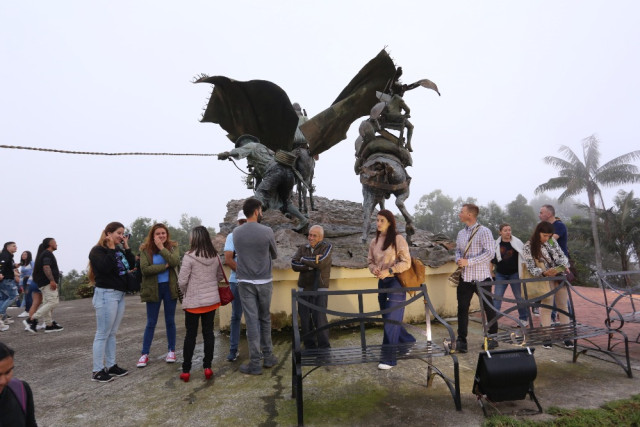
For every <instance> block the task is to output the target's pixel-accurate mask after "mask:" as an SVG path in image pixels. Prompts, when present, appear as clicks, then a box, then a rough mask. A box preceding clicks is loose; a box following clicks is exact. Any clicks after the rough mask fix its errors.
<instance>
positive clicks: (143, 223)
mask: <svg viewBox="0 0 640 427" xmlns="http://www.w3.org/2000/svg"><path fill="white" fill-rule="evenodd" d="M153 224H154V222H153V221H152V220H151V218H144V217H138V218H136V220H135V221H133V222H132V223H131V225H130V226H129V229H128V230H127V231H128V232H129V233H131V238H130V239H129V247H130V248H131V250H132V251H133V253H135V254H137V253H138V252H140V245H142V242H144V239H145V237H147V233H149V229H151V226H152V225H153Z"/></svg>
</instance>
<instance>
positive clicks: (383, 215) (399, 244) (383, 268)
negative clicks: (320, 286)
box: [367, 209, 416, 369]
mask: <svg viewBox="0 0 640 427" xmlns="http://www.w3.org/2000/svg"><path fill="white" fill-rule="evenodd" d="M376 224H377V227H378V230H377V231H376V237H375V239H373V240H372V241H371V244H370V245H369V255H368V257H367V259H368V261H369V271H371V273H372V274H373V275H374V276H376V277H377V278H378V279H379V280H378V289H395V288H402V285H401V284H400V282H399V281H398V278H397V277H396V273H401V272H403V271H405V270H407V269H409V268H410V267H411V255H410V254H409V245H408V244H407V241H406V240H405V238H404V237H402V236H401V235H400V234H398V233H397V232H396V219H395V217H394V216H393V213H391V211H388V210H386V209H383V210H381V211H380V212H378V217H377V219H376ZM405 299H406V295H405V294H404V293H380V294H378V302H379V303H380V310H384V309H386V308H390V307H394V306H396V305H399V304H401V303H403V302H404V301H405ZM403 316H404V308H402V309H399V310H394V311H392V312H391V313H385V314H383V315H382V317H383V318H385V319H391V320H396V321H399V322H402V318H403ZM415 341H416V339H415V338H414V337H413V335H411V334H410V333H409V332H407V330H406V329H405V328H404V327H402V326H400V325H394V324H393V323H385V324H384V338H383V340H382V345H383V346H384V345H397V344H402V343H413V342H415ZM386 353H387V354H385V352H383V355H382V359H383V360H381V361H380V364H379V365H378V369H391V368H393V367H394V366H395V365H396V364H397V361H396V351H394V349H391V350H389V351H387V352H386Z"/></svg>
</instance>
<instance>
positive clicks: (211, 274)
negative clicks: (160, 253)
mask: <svg viewBox="0 0 640 427" xmlns="http://www.w3.org/2000/svg"><path fill="white" fill-rule="evenodd" d="M189 240H190V244H191V249H190V250H189V251H188V252H187V253H186V254H185V256H184V258H183V259H182V267H181V269H180V275H179V276H178V286H179V287H180V290H181V291H182V294H183V295H184V297H183V300H182V309H183V310H184V311H185V316H184V323H185V327H186V329H187V332H186V335H185V337H184V350H183V357H184V361H183V362H182V373H181V374H180V379H181V380H182V381H184V382H188V381H189V378H190V376H191V374H190V371H191V359H192V358H193V351H194V349H195V347H196V336H197V334H198V321H200V322H201V323H202V338H203V339H204V358H203V360H202V367H203V368H204V376H205V378H206V379H210V378H211V377H212V376H213V371H212V370H211V362H212V360H213V346H214V343H215V338H214V335H213V319H214V317H215V314H216V309H217V308H218V307H220V294H219V293H218V282H222V281H224V274H223V272H222V264H221V262H220V259H219V258H218V252H217V251H216V249H215V248H214V247H213V243H211V236H210V235H209V232H208V231H207V229H206V228H205V227H203V226H198V227H195V228H194V229H193V230H191V234H190V236H189Z"/></svg>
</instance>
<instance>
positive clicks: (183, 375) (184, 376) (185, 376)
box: [180, 372, 191, 383]
mask: <svg viewBox="0 0 640 427" xmlns="http://www.w3.org/2000/svg"><path fill="white" fill-rule="evenodd" d="M190 377H191V374H190V373H189V372H183V373H181V374H180V379H181V380H182V381H184V382H185V383H188V382H189V378H190Z"/></svg>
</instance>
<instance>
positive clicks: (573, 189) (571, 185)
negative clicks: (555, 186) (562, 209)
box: [558, 179, 586, 202]
mask: <svg viewBox="0 0 640 427" xmlns="http://www.w3.org/2000/svg"><path fill="white" fill-rule="evenodd" d="M564 188H565V190H564V191H563V192H562V194H561V195H560V196H559V197H558V201H559V202H563V201H564V200H565V199H567V198H569V197H571V196H577V195H578V194H580V193H582V192H583V191H584V190H585V188H586V185H585V181H583V180H580V179H571V180H569V181H568V182H567V183H566V184H565V185H564Z"/></svg>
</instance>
